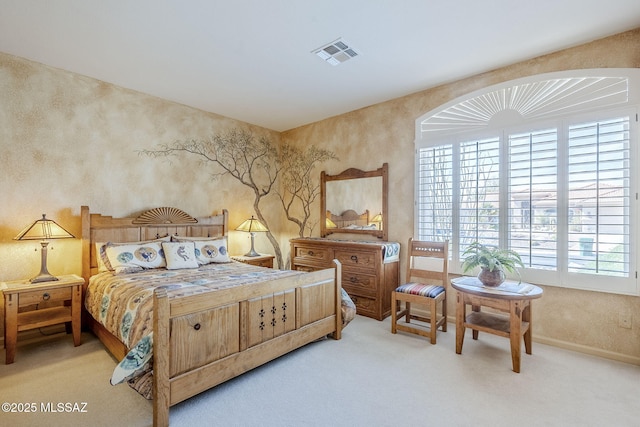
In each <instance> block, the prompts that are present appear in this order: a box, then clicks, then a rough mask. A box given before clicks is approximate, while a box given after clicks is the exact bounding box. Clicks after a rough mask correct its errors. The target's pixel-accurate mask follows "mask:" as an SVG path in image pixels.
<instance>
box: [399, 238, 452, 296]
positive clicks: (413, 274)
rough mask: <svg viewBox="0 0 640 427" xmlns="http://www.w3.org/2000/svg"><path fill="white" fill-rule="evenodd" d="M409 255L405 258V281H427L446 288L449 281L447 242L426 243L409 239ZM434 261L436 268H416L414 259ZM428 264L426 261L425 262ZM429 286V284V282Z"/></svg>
mask: <svg viewBox="0 0 640 427" xmlns="http://www.w3.org/2000/svg"><path fill="white" fill-rule="evenodd" d="M408 247H409V254H408V256H407V276H406V278H405V280H406V281H407V282H411V281H412V280H411V279H414V278H420V279H423V280H425V279H426V280H429V281H439V282H440V283H438V284H440V285H441V286H445V287H446V283H447V281H448V280H449V279H448V277H449V241H445V242H426V241H421V240H413V238H410V239H409V246H408ZM417 258H425V259H430V258H431V259H435V260H436V262H434V263H433V264H437V265H438V266H441V269H440V268H438V269H436V268H433V269H432V268H428V269H427V268H421V267H416V259H417ZM427 262H428V261H427ZM429 284H431V282H429Z"/></svg>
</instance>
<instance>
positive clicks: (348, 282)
mask: <svg viewBox="0 0 640 427" xmlns="http://www.w3.org/2000/svg"><path fill="white" fill-rule="evenodd" d="M342 286H343V287H344V288H345V289H347V290H348V291H349V290H350V291H356V293H358V294H365V295H371V296H375V295H376V294H377V290H378V277H377V276H376V275H374V274H365V273H360V272H358V271H354V270H353V269H351V270H347V269H344V270H342Z"/></svg>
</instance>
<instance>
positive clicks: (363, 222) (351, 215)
mask: <svg viewBox="0 0 640 427" xmlns="http://www.w3.org/2000/svg"><path fill="white" fill-rule="evenodd" d="M327 218H329V219H330V220H331V221H333V222H334V224H335V225H337V226H338V228H346V227H348V226H350V225H357V226H361V227H362V226H367V225H369V210H366V211H364V212H363V213H361V214H359V213H357V212H356V211H354V210H353V209H348V210H346V211H344V212H342V213H341V214H340V215H335V214H333V213H331V211H327Z"/></svg>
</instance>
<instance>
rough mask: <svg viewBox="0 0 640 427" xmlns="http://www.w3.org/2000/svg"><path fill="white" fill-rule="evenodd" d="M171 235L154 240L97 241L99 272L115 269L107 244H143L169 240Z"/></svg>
mask: <svg viewBox="0 0 640 427" xmlns="http://www.w3.org/2000/svg"><path fill="white" fill-rule="evenodd" d="M170 240H171V236H169V235H168V234H167V235H166V236H165V237H160V238H158V239H153V240H142V241H140V242H97V243H96V262H97V264H98V272H99V273H102V272H104V271H113V267H112V266H111V263H110V262H109V258H108V257H107V245H109V246H124V245H143V244H145V243H151V242H169V241H170Z"/></svg>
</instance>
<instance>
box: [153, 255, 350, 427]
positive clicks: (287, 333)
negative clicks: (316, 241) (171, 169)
mask: <svg viewBox="0 0 640 427" xmlns="http://www.w3.org/2000/svg"><path fill="white" fill-rule="evenodd" d="M335 263H336V268H335V269H328V270H321V271H316V272H313V273H308V274H304V275H301V276H295V277H291V278H285V279H278V280H273V281H268V282H263V283H259V284H252V285H247V286H242V287H237V288H232V289H228V290H221V291H219V292H215V293H213V294H210V293H208V294H199V295H194V296H192V297H187V298H182V299H178V300H169V298H168V297H167V294H166V291H164V290H163V289H159V290H157V291H156V293H155V295H154V318H153V322H154V325H153V330H154V362H153V363H154V373H153V382H154V383H153V393H154V394H153V423H154V425H156V426H166V425H169V407H170V406H172V405H175V404H176V403H179V402H181V401H183V400H185V399H187V398H189V397H191V396H194V395H196V394H198V393H200V392H202V391H205V390H207V389H209V388H211V387H214V386H216V385H218V384H220V383H222V382H224V381H227V380H229V379H231V378H234V377H236V376H238V375H240V374H242V373H244V372H247V371H249V370H251V369H253V368H255V367H258V366H260V365H262V364H264V363H266V362H268V361H270V360H273V359H275V358H277V357H280V356H282V355H284V354H286V353H288V352H290V351H292V350H294V349H296V348H299V347H301V346H303V345H305V344H308V343H310V342H312V341H314V340H317V339H318V338H321V337H323V336H326V335H328V334H333V337H334V338H335V339H340V337H341V330H342V319H341V308H340V306H341V283H340V277H341V272H340V270H341V266H340V263H339V262H338V261H337V260H336V261H335Z"/></svg>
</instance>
